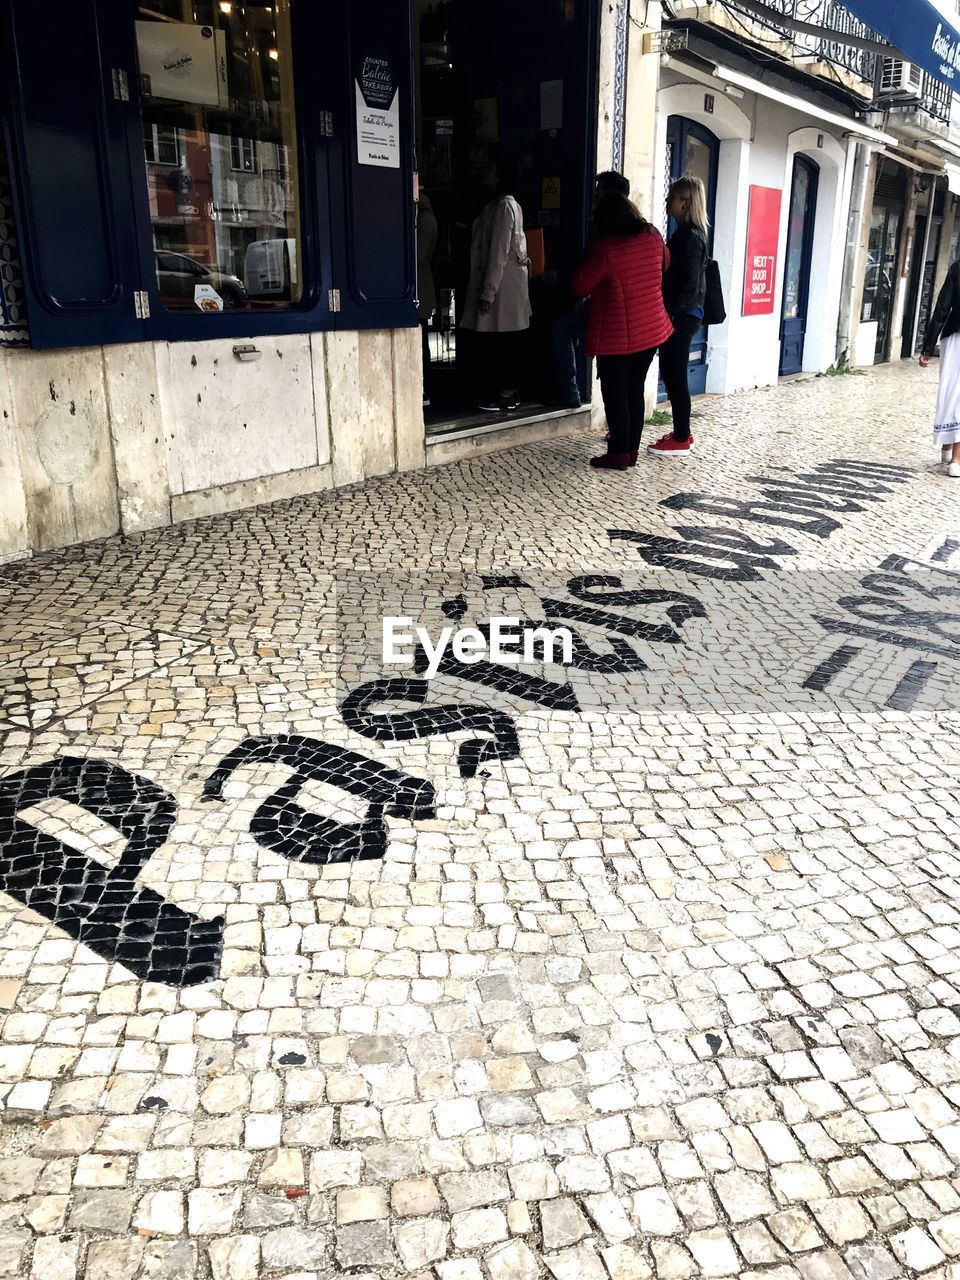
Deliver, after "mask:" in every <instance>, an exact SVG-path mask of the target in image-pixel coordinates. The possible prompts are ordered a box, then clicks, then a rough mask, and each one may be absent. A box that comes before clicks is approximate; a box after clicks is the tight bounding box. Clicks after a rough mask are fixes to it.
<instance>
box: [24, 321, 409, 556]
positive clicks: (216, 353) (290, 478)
mask: <svg viewBox="0 0 960 1280" xmlns="http://www.w3.org/2000/svg"><path fill="white" fill-rule="evenodd" d="M255 346H256V347H257V349H258V350H259V352H260V358H259V359H258V360H254V361H240V360H239V359H238V358H237V357H236V356H235V355H234V354H233V347H234V342H233V341H232V340H231V339H215V340H213V341H209V342H177V343H137V344H130V345H119V346H110V347H83V348H75V349H70V350H63V351H32V350H30V349H27V348H22V347H16V348H14V347H0V561H2V560H11V559H21V558H23V557H25V556H28V555H31V554H33V553H35V552H38V551H48V550H50V549H52V548H55V547H62V546H68V545H70V544H72V543H78V542H86V541H89V540H91V539H94V538H104V537H109V536H110V535H111V534H115V533H123V534H127V535H129V534H135V533H140V532H142V531H144V530H146V529H156V528H159V527H161V526H163V525H166V524H170V523H171V522H176V521H179V520H184V519H189V518H191V517H195V516H202V515H209V514H214V513H219V512H223V511H231V510H238V509H240V508H243V507H249V506H253V505H256V504H257V503H261V502H271V501H274V500H276V499H278V498H288V497H293V496H295V495H297V494H301V493H311V492H315V491H317V490H321V489H327V488H331V487H334V486H340V485H345V484H354V483H357V482H359V481H362V480H365V479H367V478H368V477H370V476H376V475H383V474H385V473H387V472H390V471H397V470H410V469H412V468H416V467H422V466H423V465H424V444H423V414H422V410H421V405H420V401H421V391H422V369H421V357H420V334H419V332H418V330H417V329H395V330H379V331H370V332H362V333H357V332H342V333H313V334H299V335H293V336H290V335H286V336H283V337H269V338H259V339H257V340H256V343H255Z"/></svg>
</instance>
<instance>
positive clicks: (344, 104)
mask: <svg viewBox="0 0 960 1280" xmlns="http://www.w3.org/2000/svg"><path fill="white" fill-rule="evenodd" d="M73 8H74V10H75V11H76V13H77V19H76V20H77V22H78V23H80V24H82V25H83V29H84V33H85V35H86V37H87V38H88V40H90V41H92V42H93V44H95V45H96V49H97V57H96V59H93V58H88V59H87V60H86V62H85V63H84V65H77V66H76V67H74V68H73V78H72V81H71V83H70V84H68V85H66V86H65V87H64V89H63V91H62V97H61V99H60V100H57V102H56V103H55V105H56V106H57V108H58V110H59V116H58V118H57V119H56V120H53V121H47V120H45V119H44V118H43V117H44V115H46V114H49V111H48V108H47V104H46V102H45V101H40V100H39V99H38V98H37V97H36V93H37V90H36V89H35V88H34V96H33V97H32V98H31V86H36V85H42V86H43V90H42V92H45V93H48V94H50V93H52V92H53V90H52V89H51V88H50V76H49V74H48V69H47V66H46V65H44V60H45V59H46V60H47V61H49V50H50V41H51V39H53V40H54V41H55V40H56V35H57V32H58V29H59V20H58V21H57V22H51V21H50V19H49V13H47V15H46V17H44V6H42V5H37V4H36V0H0V46H2V47H3V48H4V49H5V51H6V52H5V54H4V55H0V80H2V82H3V84H5V85H6V89H5V90H4V89H3V88H2V87H0V117H2V123H3V126H4V133H5V139H6V143H7V147H8V151H9V154H10V157H11V186H12V189H13V195H14V201H15V209H16V217H17V227H18V231H19V241H20V244H21V246H22V247H23V248H24V261H23V268H24V293H25V298H26V305H27V314H28V320H29V325H30V340H31V345H32V346H34V347H47V348H51V347H66V346H94V345H100V344H101V343H112V342H136V341H144V340H147V341H152V340H162V341H196V340H202V339H215V338H240V339H243V338H247V339H249V338H257V337H264V336H268V335H270V334H284V333H306V332H314V331H323V330H330V329H338V328H339V329H370V328H398V327H408V326H409V327H413V326H416V325H417V324H418V322H419V321H418V316H417V311H416V307H415V305H414V297H415V294H416V249H415V234H414V206H413V182H412V174H413V75H412V39H411V14H410V0H324V3H322V4H320V3H316V2H315V0H296V3H294V4H293V7H292V28H293V45H294V49H293V59H294V74H293V80H294V86H295V89H294V92H295V100H296V104H295V105H296V119H297V146H298V159H299V174H300V193H299V194H300V237H301V239H300V246H299V250H300V256H301V258H302V263H303V272H302V279H303V293H302V296H301V299H300V301H299V303H298V304H297V305H295V306H292V307H288V308H279V307H278V308H276V309H275V310H271V311H269V312H266V311H263V312H250V313H246V312H242V311H234V310H231V311H226V312H222V313H219V314H214V315H209V314H202V313H200V312H198V313H197V314H196V315H193V314H192V313H190V312H186V313H184V312H174V311H170V310H168V308H166V307H165V306H164V305H163V303H162V302H161V300H160V295H159V291H158V287H157V279H156V271H155V264H154V244H153V228H152V223H151V219H150V210H149V196H148V191H147V183H146V171H145V162H144V148H143V125H142V120H141V114H140V101H139V89H138V84H139V77H138V74H137V62H136V49H135V42H134V21H135V18H136V5H135V4H134V3H133V2H132V0H77V3H76V4H75V5H74V6H73ZM78 29H79V28H78ZM364 55H367V56H371V55H375V56H380V57H385V58H387V59H388V61H389V63H390V66H391V69H392V71H393V75H394V77H395V82H396V85H397V87H398V89H399V93H400V104H399V105H400V119H401V126H402V133H401V139H400V151H401V155H400V167H399V169H395V170H388V169H374V168H371V167H368V166H361V165H359V164H358V161H357V150H356V128H355V110H356V108H355V98H354V84H353V77H354V72H355V65H354V64H355V63H356V61H357V59H358V58H359V57H362V56H364ZM94 61H95V62H96V65H92V63H93V62H94ZM88 63H89V64H90V65H87V64H88ZM118 68H119V69H120V70H121V71H123V72H125V73H126V86H127V93H128V97H127V99H126V100H119V99H118V98H117V97H116V96H115V92H114V84H115V80H114V73H115V69H118ZM68 94H73V95H75V98H77V99H80V100H92V101H93V102H94V103H95V111H96V120H97V125H96V128H93V129H91V128H90V127H87V129H86V132H85V133H84V135H83V136H82V137H80V136H79V135H77V137H76V142H77V145H78V147H82V148H83V149H84V150H85V151H86V153H88V154H89V155H95V156H96V157H97V158H98V165H99V169H98V172H97V174H96V175H93V176H91V178H90V182H89V183H88V187H87V189H86V191H85V195H86V197H87V207H88V209H89V208H90V207H92V205H93V203H94V202H95V200H96V199H97V198H98V199H99V204H100V208H101V211H102V216H101V217H100V218H99V219H97V218H93V217H88V218H87V225H86V226H82V225H77V223H76V220H71V214H70V209H69V191H64V190H59V191H58V189H57V186H56V181H57V178H56V174H55V172H54V173H51V172H49V164H47V165H46V166H45V170H46V171H45V172H40V171H39V166H38V165H37V163H36V158H37V156H38V155H39V154H40V150H41V147H46V149H47V154H48V156H49V142H50V127H49V126H50V125H51V124H52V125H53V127H54V129H60V130H65V131H66V132H67V133H69V132H70V130H71V129H74V131H75V130H76V125H75V124H74V122H72V121H71V117H70V111H69V101H70V99H69V98H68ZM54 98H56V95H55V94H54ZM330 119H332V122H333V134H332V136H329V133H328V129H327V127H326V122H327V121H328V120H330ZM93 134H96V137H94V136H92V135H93ZM89 167H90V166H88V168H89ZM42 226H47V227H55V228H56V234H55V235H47V234H41V232H40V228H41V227H42ZM90 237H93V238H94V239H95V241H96V245H95V248H96V252H97V262H98V263H99V262H100V261H101V260H102V261H103V263H104V266H103V271H102V275H103V288H102V289H101V291H100V294H101V296H97V297H94V298H89V297H77V298H64V297H57V296H55V293H54V292H53V291H52V290H51V288H50V287H49V286H48V284H47V283H46V277H47V275H48V274H49V261H50V260H59V261H61V262H66V264H67V272H68V273H69V264H70V262H71V256H70V255H71V254H76V255H82V254H84V253H85V252H86V251H87V250H88V249H92V248H93V247H94V246H93V244H92V242H91V240H90ZM51 239H52V240H55V241H56V244H55V245H52V244H51V243H50V241H51ZM78 264H79V259H78ZM88 274H89V272H88ZM76 275H77V278H78V279H80V277H81V276H82V275H83V271H82V270H81V268H80V266H79V265H78V270H77V272H76ZM330 290H338V291H339V300H340V310H339V311H336V310H331V307H330V298H329V291H330ZM136 292H144V293H146V295H147V297H148V299H149V311H150V314H149V317H148V318H146V319H138V318H137V312H136V307H135V303H134V295H135V293H136Z"/></svg>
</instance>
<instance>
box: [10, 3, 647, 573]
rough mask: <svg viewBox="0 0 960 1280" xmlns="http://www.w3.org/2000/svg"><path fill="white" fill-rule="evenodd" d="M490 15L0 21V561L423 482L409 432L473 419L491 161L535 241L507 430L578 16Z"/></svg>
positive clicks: (452, 430)
mask: <svg viewBox="0 0 960 1280" xmlns="http://www.w3.org/2000/svg"><path fill="white" fill-rule="evenodd" d="M621 8H623V6H621ZM513 9H515V6H512V7H511V5H510V4H508V3H507V0H491V3H490V4H488V5H485V6H481V5H479V4H476V3H474V0H446V2H445V3H436V0H324V3H322V4H321V3H318V2H314V0H243V2H242V3H241V2H240V0H146V2H145V3H142V4H136V3H133V2H132V0H77V3H72V4H70V5H58V6H56V8H55V10H53V11H51V9H50V8H49V7H48V6H44V5H38V4H36V3H31V2H30V0H0V51H2V52H0V123H2V133H0V282H2V288H0V399H2V401H3V409H4V413H3V415H2V418H0V456H3V457H5V458H6V459H8V465H7V466H5V467H3V468H0V561H2V560H4V559H16V558H20V557H22V556H24V555H29V554H31V553H32V552H34V551H38V550H44V549H47V548H50V547H55V546H63V545H67V544H70V543H73V542H81V541H87V540H90V539H92V538H99V537H105V536H109V535H111V534H114V533H117V532H122V533H125V534H129V533H137V532H142V531H144V530H146V529H150V528H157V527H160V526H162V525H165V524H169V523H171V522H176V521H177V520H181V519H185V518H189V517H193V516H202V515H207V514H214V513H217V512H220V511H225V510H234V509H238V508H241V507H244V506H249V505H251V504H252V503H254V502H262V501H269V500H272V499H274V498H283V497H289V496H292V495H295V494H301V493H310V492H315V491H317V490H319V489H324V488H328V487H337V486H341V485H344V484H351V483H356V482H358V481H362V480H365V479H368V478H371V477H373V476H377V475H382V474H385V473H388V472H391V471H394V470H404V469H410V468H414V467H418V466H423V465H424V464H425V463H426V462H429V461H430V451H429V448H428V446H429V445H430V443H431V437H430V434H429V433H430V432H431V430H433V431H438V430H439V433H440V434H439V436H438V438H437V443H438V445H439V444H440V443H444V444H447V443H448V442H449V439H450V435H451V434H454V435H455V434H456V433H457V432H461V433H462V434H464V435H469V434H470V432H471V431H473V430H474V429H475V428H477V427H478V426H481V427H482V426H487V425H488V424H478V423H477V421H476V418H475V416H472V415H475V412H476V409H475V401H473V402H471V387H470V385H469V379H470V376H471V372H472V370H471V364H470V357H471V352H470V350H469V342H468V341H465V340H462V335H461V334H460V332H459V330H458V321H459V318H460V314H461V309H462V300H463V295H464V292H465V284H466V274H467V271H468V269H469V244H470V225H471V222H472V220H473V217H474V216H475V214H476V212H477V208H478V201H480V200H481V199H482V198H483V197H482V195H481V191H480V179H481V177H482V175H483V172H484V170H485V169H486V168H488V166H489V164H490V161H491V160H492V159H493V158H494V157H497V158H500V159H503V158H506V159H507V160H509V161H510V162H511V167H512V168H514V169H515V170H516V171H517V172H518V173H519V188H518V197H519V199H520V201H521V204H522V206H523V211H524V222H525V226H526V227H527V228H528V234H529V235H530V238H531V241H532V242H535V243H536V244H537V246H538V248H539V247H541V246H542V259H541V264H542V270H540V271H539V272H538V275H537V278H536V280H535V281H532V282H531V295H532V299H533V304H534V324H533V326H532V330H531V334H530V345H529V358H528V360H527V361H526V364H525V369H526V374H525V376H526V378H527V384H528V385H527V386H526V387H525V395H524V406H523V410H522V412H521V413H520V415H518V416H519V418H520V419H522V420H523V421H525V422H529V421H530V420H531V418H540V419H544V418H546V417H548V416H549V413H550V407H549V406H550V397H551V393H552V392H553V391H554V389H555V388H554V381H553V375H554V367H553V364H552V352H551V349H550V345H549V327H550V323H551V321H552V318H553V317H554V316H555V314H556V313H557V310H558V307H561V306H562V305H563V301H562V300H563V296H564V294H563V283H562V278H563V276H564V272H565V271H566V270H567V269H568V267H569V264H570V263H571V262H572V261H575V260H576V257H577V255H578V254H579V252H580V251H581V249H582V246H583V243H584V237H585V233H586V224H587V218H588V216H589V208H590V196H591V192H592V175H593V173H594V172H595V166H596V133H597V120H598V114H599V113H598V101H597V98H598V88H597V85H598V66H599V43H600V28H601V7H600V5H599V4H598V3H597V2H596V0H531V3H530V4H529V5H528V6H526V7H524V9H523V11H522V12H520V13H516V12H513ZM617 22H618V23H619V24H620V26H619V30H621V31H623V30H624V29H625V26H626V19H625V9H624V12H623V13H618V16H617ZM507 31H511V32H512V33H513V36H512V37H511V38H509V39H508V38H506V34H505V33H506V32H507ZM608 39H609V41H610V43H611V44H612V43H613V39H614V35H613V34H612V28H611V33H610V34H609V35H608ZM620 56H621V58H625V56H626V54H625V45H624V47H623V48H622V49H621V51H620ZM421 193H423V194H425V195H427V200H426V201H424V202H423V205H426V204H427V203H429V204H430V205H431V207H432V210H433V214H434V217H435V218H436V221H437V237H436V245H435V249H434V252H433V256H432V258H431V261H430V265H429V270H430V274H431V282H430V283H431V287H432V289H431V291H432V295H433V297H434V299H435V302H434V306H433V308H432V311H431V313H430V314H429V315H428V316H427V317H426V319H425V318H424V315H423V311H424V308H423V306H422V305H420V297H419V295H420V293H421V292H423V289H422V287H421V286H422V284H423V281H422V280H421V279H420V278H418V263H417V220H418V208H419V209H420V210H421V213H422V206H418V198H419V195H420V194H421ZM419 275H420V276H422V275H423V264H422V263H421V266H420V271H419ZM421 326H422V327H421ZM425 373H426V374H427V377H428V379H429V381H430V383H431V385H432V388H433V404H432V406H430V407H427V406H425V404H424V403H423V401H424V399H425V397H424V394H423V387H424V374H425ZM583 374H584V370H583V368H582V367H581V379H582V381H583V385H584V392H585V393H586V390H587V386H586V381H585V379H584V378H583ZM425 416H426V427H425ZM497 425H498V426H504V425H509V424H497ZM458 438H459V437H458ZM449 453H450V450H449V448H447V449H446V451H445V452H444V453H443V459H442V460H447V458H448V457H449ZM437 455H438V456H437V459H436V460H438V461H439V460H441V459H440V456H439V451H437Z"/></svg>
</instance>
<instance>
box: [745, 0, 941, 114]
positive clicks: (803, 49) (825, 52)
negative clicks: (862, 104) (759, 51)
mask: <svg viewBox="0 0 960 1280" xmlns="http://www.w3.org/2000/svg"><path fill="white" fill-rule="evenodd" d="M721 3H722V4H723V7H724V8H725V9H728V10H729V11H730V12H732V13H736V14H737V15H738V17H741V18H743V19H744V20H745V21H746V22H749V23H752V24H759V26H761V27H765V28H767V29H768V30H769V31H771V32H775V33H776V35H777V37H778V38H779V39H780V40H784V41H787V42H789V43H790V44H792V45H793V46H794V47H795V48H796V50H797V52H798V53H799V54H800V55H801V56H804V57H809V58H814V59H816V60H817V61H819V62H826V63H829V64H830V65H832V66H834V67H837V68H840V69H842V70H844V71H852V72H853V73H854V75H856V76H857V77H858V79H860V80H862V81H863V83H864V96H866V97H870V98H872V97H873V93H874V85H875V84H876V81H877V69H878V68H877V62H878V55H877V54H876V53H870V52H868V51H867V50H865V49H858V48H856V47H855V46H853V45H850V44H846V43H845V42H844V40H843V37H844V36H847V35H849V36H859V37H861V38H862V39H866V40H876V39H877V38H878V37H877V33H876V32H875V31H874V30H873V28H872V27H869V26H867V24H866V23H865V22H861V21H860V19H859V18H855V17H854V16H853V14H852V13H851V12H850V11H849V9H847V8H846V7H845V6H844V5H842V4H840V3H838V2H837V0H764V3H765V4H766V5H767V6H768V8H770V9H776V10H777V11H778V12H779V13H781V14H783V15H784V17H787V18H794V19H796V20H798V21H800V22H807V23H813V24H815V25H817V26H819V27H823V28H824V34H823V35H813V34H808V33H804V32H798V31H793V30H790V29H789V28H787V27H784V26H782V25H781V24H779V23H778V22H777V20H776V18H774V17H770V18H767V17H764V16H762V15H761V14H759V13H758V12H757V11H756V10H755V9H753V8H749V9H748V8H746V7H745V6H742V5H740V4H738V3H737V0H721ZM833 32H836V33H837V35H836V36H834V35H833ZM952 101H953V90H952V89H950V88H949V87H948V86H947V85H945V84H942V83H941V82H940V81H939V80H937V79H936V78H935V77H934V76H931V75H928V74H927V73H926V72H924V73H923V77H922V80H921V82H920V85H919V87H918V90H917V95H916V98H915V99H900V100H899V102H898V104H897V105H898V107H899V108H900V109H901V110H914V111H924V112H926V113H927V114H928V115H929V116H932V117H933V119H935V120H940V121H943V122H944V123H949V121H950V109H951V104H952ZM885 105H886V104H885Z"/></svg>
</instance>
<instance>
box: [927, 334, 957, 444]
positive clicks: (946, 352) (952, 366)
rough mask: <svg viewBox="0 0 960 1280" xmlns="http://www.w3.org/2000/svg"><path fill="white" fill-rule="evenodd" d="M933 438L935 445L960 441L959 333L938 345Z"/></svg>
mask: <svg viewBox="0 0 960 1280" xmlns="http://www.w3.org/2000/svg"><path fill="white" fill-rule="evenodd" d="M933 438H934V440H935V441H936V442H937V444H941V445H943V444H957V442H958V441H960V333H952V334H951V335H950V337H949V338H944V340H943V342H941V344H940V392H939V395H938V396H937V416H936V419H935V421H934V427H933Z"/></svg>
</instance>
